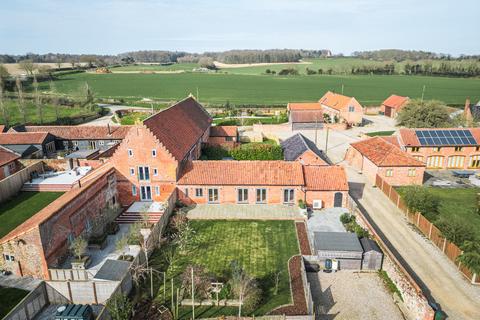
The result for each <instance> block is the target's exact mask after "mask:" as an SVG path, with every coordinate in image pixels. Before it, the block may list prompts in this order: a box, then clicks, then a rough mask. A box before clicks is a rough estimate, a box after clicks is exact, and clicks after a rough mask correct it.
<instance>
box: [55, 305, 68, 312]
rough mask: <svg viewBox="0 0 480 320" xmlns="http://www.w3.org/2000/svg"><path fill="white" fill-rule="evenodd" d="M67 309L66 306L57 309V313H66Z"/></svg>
mask: <svg viewBox="0 0 480 320" xmlns="http://www.w3.org/2000/svg"><path fill="white" fill-rule="evenodd" d="M65 309H67V307H66V306H60V307H58V308H57V312H63V311H65Z"/></svg>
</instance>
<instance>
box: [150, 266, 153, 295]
mask: <svg viewBox="0 0 480 320" xmlns="http://www.w3.org/2000/svg"><path fill="white" fill-rule="evenodd" d="M150 296H151V297H152V299H153V268H152V267H150Z"/></svg>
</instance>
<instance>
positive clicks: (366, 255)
mask: <svg viewBox="0 0 480 320" xmlns="http://www.w3.org/2000/svg"><path fill="white" fill-rule="evenodd" d="M360 243H361V245H362V247H363V261H362V270H380V269H381V268H382V262H383V252H382V250H381V249H380V247H379V246H378V245H377V243H376V242H375V241H374V240H372V239H368V238H361V239H360Z"/></svg>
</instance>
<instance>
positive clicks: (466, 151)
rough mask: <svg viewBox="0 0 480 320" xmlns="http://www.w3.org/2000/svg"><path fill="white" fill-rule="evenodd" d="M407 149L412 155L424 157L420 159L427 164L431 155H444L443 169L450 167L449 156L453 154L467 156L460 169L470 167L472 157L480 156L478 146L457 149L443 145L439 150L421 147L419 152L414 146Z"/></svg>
mask: <svg viewBox="0 0 480 320" xmlns="http://www.w3.org/2000/svg"><path fill="white" fill-rule="evenodd" d="M405 151H407V153H409V154H411V155H412V156H416V157H422V158H421V159H420V161H422V162H424V163H425V164H426V163H427V158H428V157H430V156H439V157H443V163H442V166H441V168H442V169H447V168H448V158H449V157H451V156H463V157H465V158H464V161H463V166H461V167H459V168H460V169H469V168H470V157H471V156H475V155H478V156H480V150H477V147H463V149H462V151H455V148H454V147H441V148H440V150H439V151H435V150H434V148H433V147H420V149H419V151H418V152H413V151H412V148H405ZM452 168H453V167H452Z"/></svg>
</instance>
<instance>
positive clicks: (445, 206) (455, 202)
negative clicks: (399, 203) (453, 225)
mask: <svg viewBox="0 0 480 320" xmlns="http://www.w3.org/2000/svg"><path fill="white" fill-rule="evenodd" d="M404 188H408V187H402V188H399V191H400V193H401V190H402V189H404ZM428 189H429V190H430V192H432V193H433V194H434V195H436V196H437V197H438V198H439V199H440V209H439V211H440V215H439V217H438V218H440V217H441V216H443V217H446V218H449V217H453V216H456V217H458V218H460V219H462V220H463V221H465V223H466V224H469V225H471V226H472V227H473V229H474V230H475V232H476V233H477V237H478V238H480V215H479V214H478V213H477V212H476V203H477V198H476V196H477V193H479V192H480V189H479V188H455V189H452V188H434V187H430V188H428ZM438 218H437V220H438Z"/></svg>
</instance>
